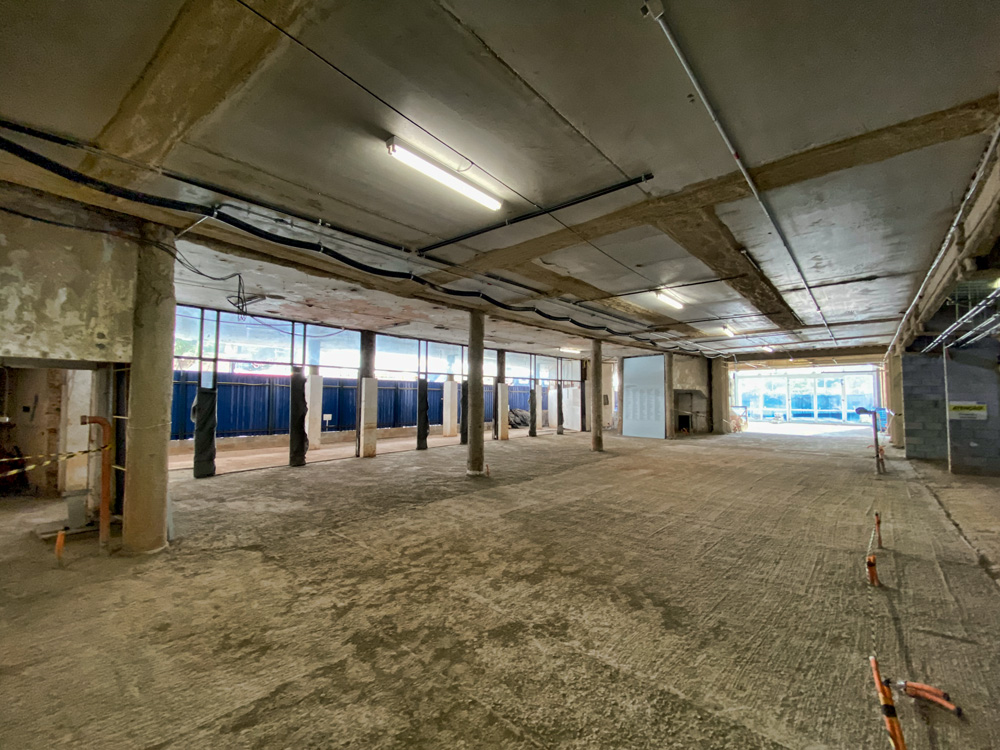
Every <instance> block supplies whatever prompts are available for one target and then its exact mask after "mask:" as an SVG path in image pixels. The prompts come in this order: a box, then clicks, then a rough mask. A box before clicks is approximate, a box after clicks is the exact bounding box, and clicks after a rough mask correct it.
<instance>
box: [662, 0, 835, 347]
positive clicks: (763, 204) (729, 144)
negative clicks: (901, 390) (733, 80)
mask: <svg viewBox="0 0 1000 750" xmlns="http://www.w3.org/2000/svg"><path fill="white" fill-rule="evenodd" d="M642 13H643V15H646V16H651V17H652V18H653V19H654V20H655V21H656V22H657V23H658V24H659V25H660V28H661V29H662V30H663V34H664V36H666V37H667V41H668V42H670V46H671V47H672V48H673V50H674V54H675V55H677V60H678V61H679V62H680V64H681V67H683V68H684V72H685V73H686V74H687V77H688V79H689V80H690V81H691V85H692V86H694V90H695V92H696V93H697V94H698V98H699V99H701V103H702V105H704V107H705V110H706V111H707V112H708V115H709V117H711V118H712V122H713V123H714V125H715V129H716V130H718V131H719V135H720V136H722V140H723V142H724V143H725V144H726V148H727V149H729V153H730V155H732V157H733V159H734V160H735V161H736V167H737V168H738V169H739V170H740V174H742V175H743V179H744V180H745V181H746V183H747V186H748V187H749V188H750V192H751V193H753V197H754V199H755V200H756V201H757V205H759V206H760V208H761V210H762V211H763V212H764V215H765V216H766V217H767V220H768V221H769V222H770V224H771V226H772V227H773V228H774V232H775V234H776V235H777V236H778V239H780V240H781V244H782V246H783V247H784V248H785V252H786V253H788V257H789V258H790V259H791V261H792V265H794V266H795V270H796V272H797V273H798V274H799V278H800V279H802V286H803V287H804V288H805V290H806V292H808V294H809V299H811V300H812V303H813V306H814V307H815V308H816V312H817V313H819V317H820V320H822V321H823V327H824V328H826V332H827V333H828V334H829V336H830V339H831V340H832V341H833V342H834V343H836V342H837V337H836V336H834V335H833V331H832V330H831V329H830V326H829V325H828V324H827V322H826V316H825V315H823V310H822V309H820V306H819V302H817V301H816V297H815V295H814V294H813V292H812V289H811V288H810V287H809V282H807V281H806V277H805V274H804V273H803V272H802V267H801V266H800V265H799V261H798V259H796V257H795V253H793V252H792V247H791V245H790V244H789V242H788V238H787V237H786V236H785V233H784V231H783V230H782V229H781V226H780V225H779V224H778V221H777V219H776V218H775V215H774V212H773V211H772V210H771V208H770V206H768V204H767V201H765V200H764V197H763V196H762V195H761V193H760V191H759V190H758V189H757V183H756V182H754V179H753V177H751V175H750V172H749V170H747V167H746V165H745V164H744V163H743V159H742V158H741V157H740V153H739V151H738V150H737V149H736V146H735V145H733V141H732V139H731V138H730V137H729V133H727V132H726V128H725V126H723V124H722V122H721V121H720V120H719V115H718V113H717V112H716V110H715V108H714V107H713V106H712V103H711V102H710V101H709V99H708V94H706V93H705V89H703V88H702V87H701V83H700V82H699V81H698V77H697V76H696V75H695V73H694V70H693V69H692V68H691V64H690V63H689V62H688V60H687V57H686V56H685V55H684V51H683V50H682V49H681V47H680V44H679V43H678V41H677V38H676V37H675V36H674V34H673V32H672V31H671V30H670V26H669V25H668V24H667V21H666V18H665V17H664V15H665V12H664V8H663V2H662V0H649V1H648V2H646V3H645V4H644V5H643V6H642ZM746 257H747V259H749V260H750V261H751V262H752V263H754V265H755V266H756V265H757V263H756V262H754V261H753V259H752V258H750V254H749V253H747V254H746ZM758 270H759V267H758ZM796 317H798V316H796ZM799 322H800V323H801V322H802V321H801V320H800V321H799Z"/></svg>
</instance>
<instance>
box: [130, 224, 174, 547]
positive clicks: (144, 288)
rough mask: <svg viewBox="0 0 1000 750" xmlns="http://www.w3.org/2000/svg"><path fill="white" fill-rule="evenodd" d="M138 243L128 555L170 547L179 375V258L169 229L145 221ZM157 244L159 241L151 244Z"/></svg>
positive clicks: (131, 386)
mask: <svg viewBox="0 0 1000 750" xmlns="http://www.w3.org/2000/svg"><path fill="white" fill-rule="evenodd" d="M142 235H143V237H144V238H145V239H146V240H149V242H143V243H141V244H139V250H138V259H137V272H136V287H135V307H134V311H133V316H132V366H131V369H130V375H129V378H130V380H129V398H128V427H127V431H126V445H127V454H126V455H127V458H126V461H125V503H124V508H123V531H122V547H123V549H124V551H125V552H126V553H127V554H144V553H150V552H157V551H159V550H161V549H163V548H164V547H166V546H167V525H168V516H169V508H168V505H169V500H168V497H167V446H168V444H169V441H170V402H171V399H172V396H173V373H174V307H175V300H174V259H173V257H172V256H171V255H170V253H168V252H165V251H164V249H162V247H161V246H163V245H166V246H168V247H171V248H172V247H173V245H174V235H173V233H172V232H171V231H169V230H168V229H166V228H165V227H161V226H159V225H156V224H145V225H144V226H143V229H142ZM152 243H156V244H152Z"/></svg>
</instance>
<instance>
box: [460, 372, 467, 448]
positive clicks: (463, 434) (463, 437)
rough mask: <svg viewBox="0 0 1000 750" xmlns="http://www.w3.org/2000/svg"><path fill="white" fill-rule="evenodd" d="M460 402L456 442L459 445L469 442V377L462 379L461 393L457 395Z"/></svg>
mask: <svg viewBox="0 0 1000 750" xmlns="http://www.w3.org/2000/svg"><path fill="white" fill-rule="evenodd" d="M459 401H460V402H461V403H462V408H461V410H460V411H461V413H460V414H459V415H458V442H459V443H460V444H461V445H468V444H469V379H468V378H466V379H465V380H463V381H462V394H461V396H459Z"/></svg>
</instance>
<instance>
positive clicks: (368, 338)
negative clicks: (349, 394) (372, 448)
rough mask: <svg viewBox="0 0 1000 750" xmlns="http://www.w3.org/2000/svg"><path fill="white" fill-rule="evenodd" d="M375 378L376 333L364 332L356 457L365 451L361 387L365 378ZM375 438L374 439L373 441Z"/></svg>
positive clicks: (356, 430)
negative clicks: (362, 430) (362, 436)
mask: <svg viewBox="0 0 1000 750" xmlns="http://www.w3.org/2000/svg"><path fill="white" fill-rule="evenodd" d="M374 377H375V332H374V331H362V332H361V363H360V366H359V368H358V387H357V391H356V392H355V394H354V400H355V412H354V413H355V420H356V421H355V425H354V455H355V456H362V455H363V453H364V452H363V450H362V447H361V442H362V441H361V425H362V422H363V421H364V420H363V417H362V414H361V412H362V408H363V407H362V398H361V390H362V388H361V385H362V383H363V382H364V379H365V378H374ZM375 419H376V422H377V421H378V389H377V388H376V389H375ZM374 439H375V438H374V437H373V438H372V440H374Z"/></svg>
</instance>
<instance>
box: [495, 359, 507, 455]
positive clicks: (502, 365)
mask: <svg viewBox="0 0 1000 750" xmlns="http://www.w3.org/2000/svg"><path fill="white" fill-rule="evenodd" d="M505 382H507V352H506V351H504V350H503V349H497V376H496V378H495V379H494V380H493V414H492V415H491V419H492V421H493V439H494V440H505V439H506V438H502V437H500V415H501V414H502V412H501V411H500V384H501V383H505Z"/></svg>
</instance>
